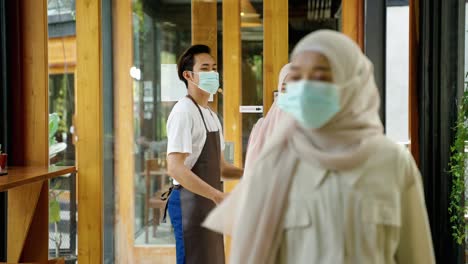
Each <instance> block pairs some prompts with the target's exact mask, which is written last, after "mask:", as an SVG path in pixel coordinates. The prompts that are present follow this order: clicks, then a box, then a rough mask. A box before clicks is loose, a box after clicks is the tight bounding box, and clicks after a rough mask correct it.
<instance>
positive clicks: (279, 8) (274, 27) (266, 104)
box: [263, 0, 289, 114]
mask: <svg viewBox="0 0 468 264" xmlns="http://www.w3.org/2000/svg"><path fill="white" fill-rule="evenodd" d="M288 16H289V14H288V1H286V0H264V2H263V29H264V33H263V36H264V39H263V112H264V113H265V114H266V113H268V110H269V109H270V107H271V105H272V104H273V99H274V98H273V91H274V90H276V89H277V87H278V75H279V72H280V71H281V68H282V67H283V66H284V65H285V64H286V63H288Z"/></svg>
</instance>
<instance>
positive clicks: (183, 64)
mask: <svg viewBox="0 0 468 264" xmlns="http://www.w3.org/2000/svg"><path fill="white" fill-rule="evenodd" d="M201 53H208V54H210V53H211V49H210V47H208V46H206V45H202V44H197V45H192V46H191V47H190V48H188V49H187V50H185V51H184V53H182V55H181V56H180V57H179V61H178V62H177V73H178V75H179V79H180V80H181V81H183V82H184V83H185V86H187V88H188V82H187V80H186V79H185V78H184V71H193V65H194V64H195V55H197V54H201Z"/></svg>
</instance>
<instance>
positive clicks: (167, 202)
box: [160, 185, 182, 223]
mask: <svg viewBox="0 0 468 264" xmlns="http://www.w3.org/2000/svg"><path fill="white" fill-rule="evenodd" d="M181 188H182V185H172V186H171V187H170V188H169V190H167V191H165V192H164V193H163V194H161V197H160V198H161V200H163V201H166V205H165V206H164V216H163V220H162V222H163V223H166V217H167V207H168V204H169V196H171V193H172V191H173V190H174V189H176V190H179V189H181Z"/></svg>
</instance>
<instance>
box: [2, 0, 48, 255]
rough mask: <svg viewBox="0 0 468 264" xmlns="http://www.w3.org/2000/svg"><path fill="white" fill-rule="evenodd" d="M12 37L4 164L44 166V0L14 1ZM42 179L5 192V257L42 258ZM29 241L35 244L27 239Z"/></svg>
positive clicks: (44, 211) (44, 231) (44, 195)
mask: <svg viewBox="0 0 468 264" xmlns="http://www.w3.org/2000/svg"><path fill="white" fill-rule="evenodd" d="M12 6H15V8H16V10H15V12H16V14H17V15H16V19H17V21H16V23H18V24H17V26H18V28H15V29H14V30H15V32H14V33H13V34H14V35H15V37H16V39H15V41H16V43H15V45H14V47H13V49H12V51H11V52H12V53H13V54H14V55H12V57H13V58H14V59H18V60H19V61H18V64H15V66H12V67H16V68H15V70H14V74H13V76H12V86H13V87H15V88H14V89H12V93H13V96H12V97H13V103H12V106H13V115H14V116H13V120H15V122H13V125H12V137H13V141H14V142H15V146H14V148H13V150H12V153H11V154H12V155H11V156H10V160H9V165H10V166H11V165H16V166H22V165H31V166H32V165H35V166H46V165H47V164H48V162H49V155H48V149H49V146H48V96H49V93H48V77H47V1H46V0H21V1H18V2H16V3H15V4H14V5H12ZM47 199H48V184H47V182H39V183H36V184H31V185H26V186H23V187H18V188H14V189H12V190H10V191H9V192H8V262H11V263H17V262H20V261H25V262H30V261H38V262H44V261H47V257H48V210H47V208H48V201H47ZM31 240H33V241H34V242H35V243H31Z"/></svg>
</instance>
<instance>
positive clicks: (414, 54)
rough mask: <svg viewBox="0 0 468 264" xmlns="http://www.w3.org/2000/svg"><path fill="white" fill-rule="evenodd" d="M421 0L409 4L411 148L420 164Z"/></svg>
mask: <svg viewBox="0 0 468 264" xmlns="http://www.w3.org/2000/svg"><path fill="white" fill-rule="evenodd" d="M419 10H420V9H419V0H413V1H410V6H409V16H410V17H409V20H410V25H409V27H410V28H409V40H410V43H409V57H410V58H409V63H410V65H409V102H408V103H409V130H410V131H409V135H410V142H411V144H410V149H411V153H412V154H413V157H414V160H415V161H416V163H417V164H418V165H419V112H418V102H419V99H418V87H419V82H418V61H419V47H420V45H419V43H420V34H419V32H420V31H419V28H420V27H419V12H420V11H419Z"/></svg>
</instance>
